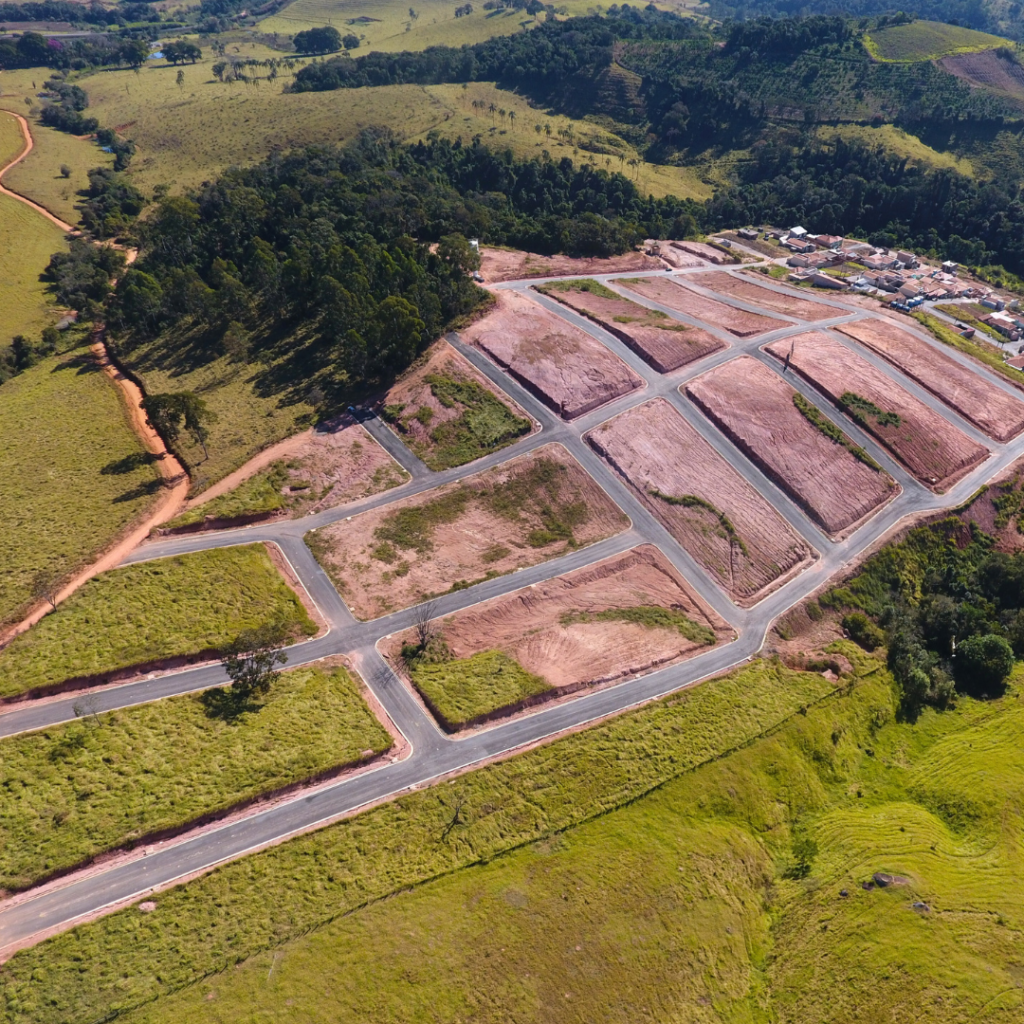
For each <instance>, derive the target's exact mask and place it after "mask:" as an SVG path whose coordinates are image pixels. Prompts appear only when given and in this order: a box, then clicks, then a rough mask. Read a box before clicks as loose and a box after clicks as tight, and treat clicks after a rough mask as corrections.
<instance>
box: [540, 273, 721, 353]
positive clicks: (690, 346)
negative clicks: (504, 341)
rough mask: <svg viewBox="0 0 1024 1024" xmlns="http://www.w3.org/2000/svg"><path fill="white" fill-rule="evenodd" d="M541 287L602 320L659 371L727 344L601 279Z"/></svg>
mask: <svg viewBox="0 0 1024 1024" xmlns="http://www.w3.org/2000/svg"><path fill="white" fill-rule="evenodd" d="M537 288H538V290H539V291H542V292H544V293H545V294H546V295H550V296H551V297H552V298H554V299H557V300H558V301H559V302H564V303H565V305H567V306H569V307H570V308H572V309H575V310H576V311H577V312H578V313H582V314H583V315H584V316H585V317H588V318H589V319H591V320H593V321H594V323H596V324H600V325H601V327H603V328H604V329H605V330H606V331H608V332H609V333H610V334H613V335H615V337H616V338H618V339H619V341H621V342H623V344H625V345H628V346H629V347H630V348H631V349H632V350H633V351H634V352H636V353H637V354H638V355H639V356H640V357H641V358H643V359H644V360H645V361H646V362H648V363H650V365H651V366H653V367H654V369H656V370H657V371H658V372H659V373H668V372H669V371H670V370H678V369H679V367H680V366H686V365H687V364H688V363H692V362H694V361H695V360H697V359H703V358H704V356H707V355H710V354H711V353H712V352H717V351H719V349H723V348H725V347H726V344H725V342H723V341H719V339H718V338H716V337H714V335H712V334H709V333H708V332H707V331H704V330H701V328H699V327H694V326H692V325H691V324H684V323H680V322H679V321H678V320H673V319H672V318H671V317H670V316H669V315H668V314H667V313H662V312H661V310H659V309H648V308H647V307H646V306H641V305H639V304H638V303H636V302H631V301H630V300H629V299H624V298H623V297H622V296H621V295H618V294H616V293H615V292H613V291H612V290H611V289H610V288H606V287H605V286H604V285H603V284H599V283H598V282H597V281H593V280H589V279H587V278H584V279H582V280H578V281H552V282H551V283H550V284H546V285H538V286H537Z"/></svg>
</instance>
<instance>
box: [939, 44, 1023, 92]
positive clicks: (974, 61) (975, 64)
mask: <svg viewBox="0 0 1024 1024" xmlns="http://www.w3.org/2000/svg"><path fill="white" fill-rule="evenodd" d="M939 64H940V66H941V67H942V68H943V70H945V71H948V72H949V73H950V74H951V75H956V77H957V78H962V79H963V80H964V81H965V82H968V83H969V84H970V85H973V86H980V87H982V88H985V89H995V90H996V91H997V92H1002V93H1007V94H1009V95H1010V96H1014V97H1016V98H1017V99H1019V100H1021V101H1022V103H1024V68H1022V67H1021V66H1020V65H1019V64H1018V63H1017V62H1016V61H1014V60H1010V59H1009V58H1007V57H1004V56H1003V55H1002V54H1000V53H999V51H998V50H982V51H981V53H957V54H954V55H952V56H949V57H943V58H942V59H941V60H940V61H939Z"/></svg>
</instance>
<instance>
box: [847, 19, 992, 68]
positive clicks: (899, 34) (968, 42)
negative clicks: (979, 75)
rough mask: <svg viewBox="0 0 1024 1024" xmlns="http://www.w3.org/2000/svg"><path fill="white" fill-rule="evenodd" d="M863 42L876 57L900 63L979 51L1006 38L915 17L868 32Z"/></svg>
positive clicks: (988, 48)
mask: <svg viewBox="0 0 1024 1024" xmlns="http://www.w3.org/2000/svg"><path fill="white" fill-rule="evenodd" d="M864 44H865V46H867V48H868V52H869V53H870V54H871V56H872V57H874V58H875V60H884V61H896V62H899V63H903V62H908V63H913V62H916V61H925V60H938V59H939V58H940V57H949V56H951V55H953V54H957V53H979V52H981V51H982V50H994V49H995V48H996V47H999V46H1005V45H1006V40H1005V39H1000V38H999V36H993V35H989V34H988V33H985V32H975V31H974V30H973V29H969V28H961V27H960V26H958V25H945V24H943V23H942V22H938V21H914V22H911V23H910V24H909V25H890V26H888V27H886V28H882V29H878V30H877V31H874V32H869V33H867V34H865V36H864Z"/></svg>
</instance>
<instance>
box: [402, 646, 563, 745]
mask: <svg viewBox="0 0 1024 1024" xmlns="http://www.w3.org/2000/svg"><path fill="white" fill-rule="evenodd" d="M406 664H407V665H408V666H409V674H410V676H411V677H412V681H413V683H415V685H416V689H417V690H419V691H420V693H421V694H422V695H423V698H424V699H425V700H426V702H427V703H428V704H429V705H430V709H431V710H432V711H433V712H434V713H435V714H436V715H437V716H438V717H439V718H440V719H441V721H442V722H444V723H445V724H446V725H447V726H449V727H459V726H464V725H467V724H469V723H470V722H473V721H475V720H477V719H480V718H483V717H484V716H485V715H488V714H490V713H491V712H494V711H500V710H501V709H502V708H508V707H512V706H513V705H515V704H518V703H519V702H520V701H523V700H526V699H527V698H528V697H535V696H537V695H538V694H541V693H548V692H550V691H551V690H552V687H551V686H550V685H549V684H548V683H547V682H546V681H545V680H544V679H542V678H541V677H540V676H536V675H534V674H533V673H532V672H527V671H526V669H524V668H523V667H522V665H520V664H519V663H518V662H517V661H515V660H514V659H513V658H510V657H509V656H508V655H507V654H505V653H504V652H502V651H481V652H480V653H479V654H474V655H473V656H472V657H470V658H457V659H454V660H451V661H430V660H427V659H420V658H411V659H409V660H408V661H407V662H406Z"/></svg>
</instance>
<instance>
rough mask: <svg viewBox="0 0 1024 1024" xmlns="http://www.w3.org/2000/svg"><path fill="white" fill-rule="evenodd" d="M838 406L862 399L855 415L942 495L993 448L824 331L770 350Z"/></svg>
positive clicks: (788, 340) (853, 408)
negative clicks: (850, 399)
mask: <svg viewBox="0 0 1024 1024" xmlns="http://www.w3.org/2000/svg"><path fill="white" fill-rule="evenodd" d="M765 351H766V352H770V353H771V354H772V355H773V356H775V357H776V358H777V359H778V360H779V361H780V362H781V361H785V359H786V358H787V357H788V356H789V355H790V353H792V358H791V359H790V366H791V367H792V369H794V370H795V371H796V372H797V373H799V374H800V376H802V377H804V378H806V379H807V380H809V381H810V382H811V383H812V384H814V385H815V386H816V387H817V388H819V389H820V390H821V391H823V392H824V393H825V394H826V395H827V396H828V397H829V398H830V399H832V401H833V402H836V403H838V402H839V401H840V399H841V397H842V396H843V395H844V394H847V395H851V396H852V397H853V398H854V399H856V400H857V404H856V406H851V415H852V416H853V418H854V419H856V420H857V421H858V422H859V423H860V425H861V426H862V427H863V428H864V429H865V430H867V431H868V432H869V433H871V434H873V435H874V436H875V437H876V438H877V439H878V441H879V442H880V443H881V444H883V445H885V447H886V448H888V449H889V450H890V451H891V452H892V453H893V455H895V456H896V458H897V459H899V460H900V462H902V463H903V464H904V465H905V466H906V467H907V469H908V470H909V471H910V472H911V473H913V475H914V476H916V477H917V478H918V480H920V481H921V482H922V483H924V484H927V485H928V486H929V487H931V488H933V489H934V490H936V491H941V490H943V489H944V488H946V487H948V486H949V485H950V484H952V483H953V481H954V480H957V479H959V478H960V477H961V476H963V475H964V474H965V473H966V472H968V471H969V470H970V469H972V468H973V467H974V466H976V465H977V464H978V463H979V462H981V461H983V460H984V459H985V458H986V456H987V455H988V450H987V449H986V448H984V447H982V446H981V445H980V444H977V443H976V442H974V441H972V440H971V439H970V438H969V437H968V436H967V435H966V434H964V433H963V432H962V431H959V430H957V428H956V427H954V426H953V425H952V424H951V423H949V422H947V421H946V420H945V419H943V417H942V416H940V415H939V414H938V413H937V412H935V411H934V410H933V409H930V408H929V407H928V406H927V405H925V404H924V403H923V402H920V401H918V399H916V398H915V397H914V396H913V395H911V394H910V393H909V392H907V391H906V390H905V389H904V388H902V387H900V386H899V384H897V383H896V382H895V381H894V380H892V379H891V378H890V377H888V376H886V375H885V374H884V373H882V372H881V371H880V370H876V369H875V368H874V367H873V366H872V365H871V364H870V363H869V362H868V361H867V360H866V359H864V358H863V357H862V356H859V355H857V353H855V352H851V351H850V350H849V349H848V348H847V347H846V346H845V345H843V344H842V343H840V342H839V341H837V340H836V339H835V338H833V337H832V336H831V335H828V334H825V333H823V332H820V331H818V332H814V333H807V334H800V335H798V336H797V337H795V338H786V339H785V340H782V341H775V342H772V343H771V344H770V345H768V346H766V348H765Z"/></svg>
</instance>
